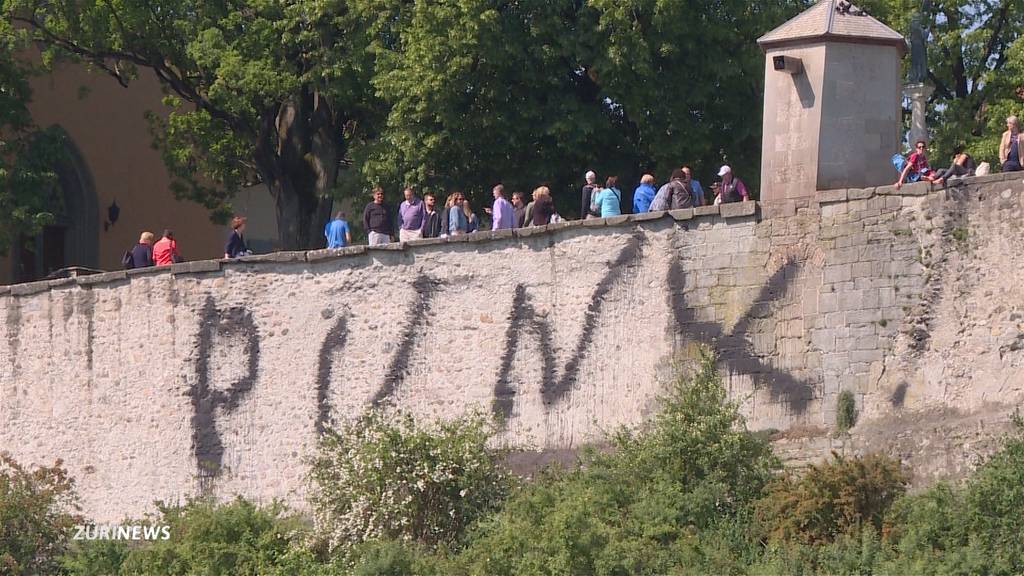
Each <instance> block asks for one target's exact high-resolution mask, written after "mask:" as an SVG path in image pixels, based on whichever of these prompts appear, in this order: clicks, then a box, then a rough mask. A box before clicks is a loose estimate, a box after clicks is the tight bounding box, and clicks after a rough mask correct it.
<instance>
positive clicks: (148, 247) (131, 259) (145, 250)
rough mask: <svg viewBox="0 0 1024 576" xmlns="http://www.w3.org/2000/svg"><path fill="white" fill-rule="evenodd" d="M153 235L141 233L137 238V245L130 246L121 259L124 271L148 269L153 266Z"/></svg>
mask: <svg viewBox="0 0 1024 576" xmlns="http://www.w3.org/2000/svg"><path fill="white" fill-rule="evenodd" d="M153 239H154V236H153V233H152V232H143V233H142V234H141V235H140V236H139V243H138V244H136V245H135V246H132V247H131V249H129V250H128V251H127V252H125V253H124V256H123V257H122V258H121V264H123V265H124V267H125V269H127V270H131V269H132V268H149V267H150V266H152V265H153Z"/></svg>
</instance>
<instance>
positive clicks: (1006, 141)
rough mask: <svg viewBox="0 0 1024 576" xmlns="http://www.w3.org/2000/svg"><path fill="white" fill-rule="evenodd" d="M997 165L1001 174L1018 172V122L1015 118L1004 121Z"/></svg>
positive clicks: (1019, 167) (1011, 117) (1019, 166)
mask: <svg viewBox="0 0 1024 576" xmlns="http://www.w3.org/2000/svg"><path fill="white" fill-rule="evenodd" d="M999 163H1000V164H1001V165H1002V166H1003V172H1019V171H1020V170H1021V164H1020V120H1018V119H1017V117H1016V116H1010V117H1009V118H1007V119H1006V132H1003V139H1002V140H1001V141H1000V142H999Z"/></svg>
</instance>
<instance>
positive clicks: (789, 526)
mask: <svg viewBox="0 0 1024 576" xmlns="http://www.w3.org/2000/svg"><path fill="white" fill-rule="evenodd" d="M908 482H909V476H908V474H907V472H906V471H905V470H904V469H903V467H902V466H901V465H900V463H899V462H898V461H896V460H893V459H891V458H889V457H888V456H883V455H879V454H868V455H867V456H864V457H858V458H843V457H841V456H838V455H836V456H834V458H833V460H832V461H830V462H827V463H825V464H821V465H817V466H811V467H810V468H809V469H808V470H807V471H806V472H805V473H804V474H802V475H799V476H797V475H795V474H792V473H787V474H786V475H785V476H783V477H782V478H779V479H778V480H776V481H775V482H773V483H772V484H771V485H770V486H768V488H767V490H766V492H765V496H764V497H763V498H761V500H760V501H759V502H758V505H757V513H758V517H759V518H760V519H761V521H762V523H763V525H764V527H765V530H766V531H767V534H768V537H769V540H772V541H782V542H790V541H797V542H804V543H808V544H816V543H820V542H833V541H835V539H836V538H837V537H839V536H842V535H853V534H854V533H855V532H856V531H858V530H860V529H862V528H871V529H873V530H875V531H876V532H878V531H880V530H881V528H882V520H883V518H884V517H885V514H886V512H887V511H888V510H889V507H890V506H892V503H893V502H894V501H895V500H896V499H897V498H899V497H900V496H902V495H903V494H904V493H905V492H906V489H907V484H908Z"/></svg>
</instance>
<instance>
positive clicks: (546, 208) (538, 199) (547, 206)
mask: <svg viewBox="0 0 1024 576" xmlns="http://www.w3.org/2000/svg"><path fill="white" fill-rule="evenodd" d="M588 208H589V207H588ZM554 213H555V202H554V201H553V200H552V199H551V190H550V189H549V188H548V187H547V186H541V187H539V188H537V189H536V190H534V191H533V214H532V216H533V221H532V222H533V225H534V226H544V225H545V224H548V223H550V222H551V216H552V215H553V214H554Z"/></svg>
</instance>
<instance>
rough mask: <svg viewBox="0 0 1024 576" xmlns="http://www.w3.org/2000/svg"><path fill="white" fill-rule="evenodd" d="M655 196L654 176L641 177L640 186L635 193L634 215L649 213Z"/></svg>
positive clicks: (645, 175)
mask: <svg viewBox="0 0 1024 576" xmlns="http://www.w3.org/2000/svg"><path fill="white" fill-rule="evenodd" d="M655 194H656V191H655V190H654V176H653V175H651V174H644V175H643V176H641V177H640V185H639V186H637V187H636V190H634V191H633V214H642V213H644V212H647V211H649V210H650V209H651V202H652V201H653V200H654V195H655Z"/></svg>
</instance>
